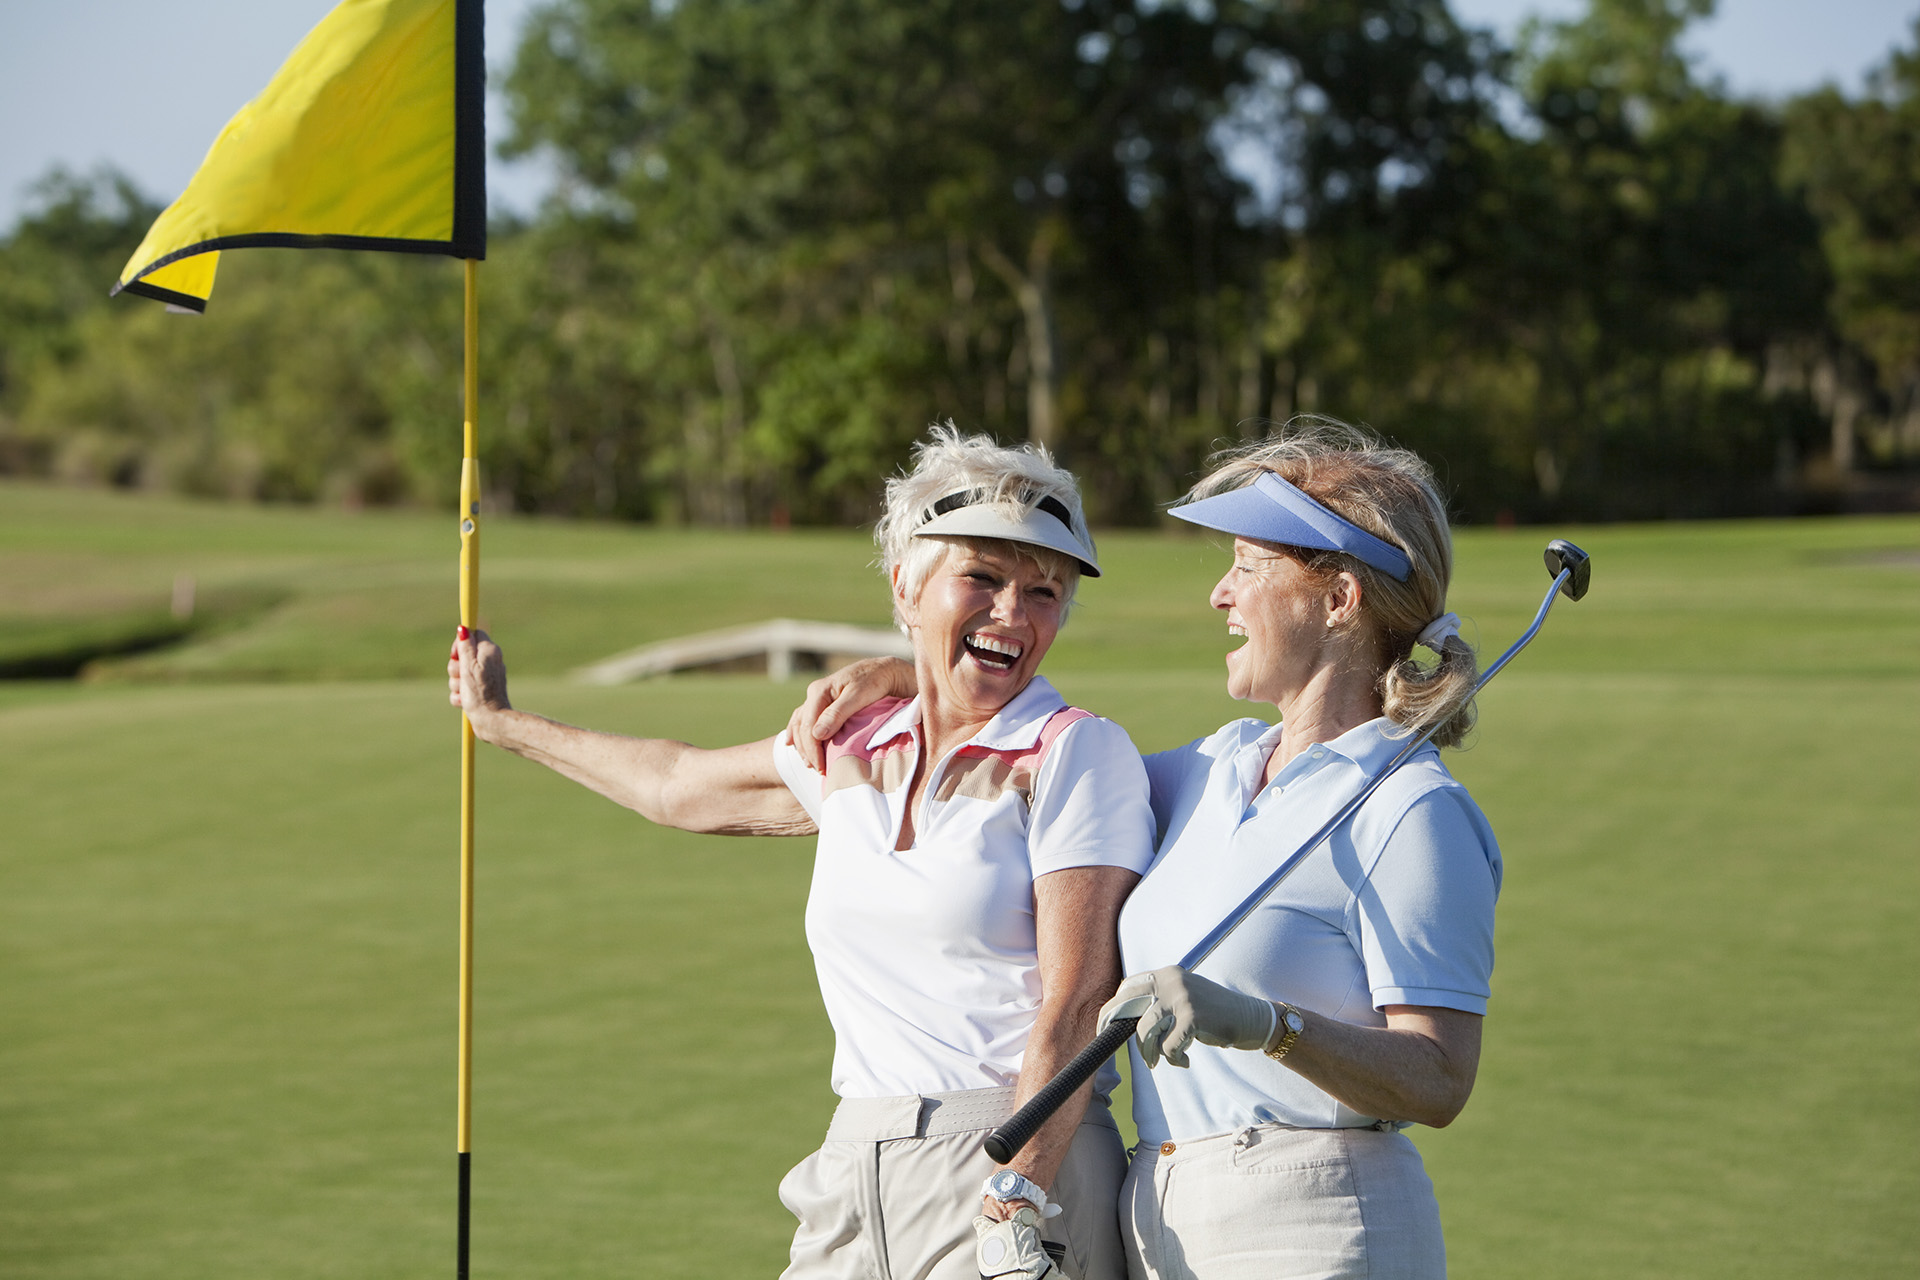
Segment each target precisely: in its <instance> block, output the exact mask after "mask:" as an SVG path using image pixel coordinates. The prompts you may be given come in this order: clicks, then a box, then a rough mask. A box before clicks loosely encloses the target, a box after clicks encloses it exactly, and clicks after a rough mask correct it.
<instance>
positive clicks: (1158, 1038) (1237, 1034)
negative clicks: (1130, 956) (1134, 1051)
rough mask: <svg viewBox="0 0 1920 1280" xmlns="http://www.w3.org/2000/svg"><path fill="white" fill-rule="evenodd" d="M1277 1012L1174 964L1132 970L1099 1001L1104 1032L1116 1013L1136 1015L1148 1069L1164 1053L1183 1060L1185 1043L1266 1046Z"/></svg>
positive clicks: (1276, 1023) (1275, 1025)
mask: <svg viewBox="0 0 1920 1280" xmlns="http://www.w3.org/2000/svg"><path fill="white" fill-rule="evenodd" d="M1279 1016H1280V1015H1279V1012H1278V1011H1277V1010H1276V1009H1275V1008H1274V1007H1273V1005H1271V1004H1269V1003H1268V1002H1267V1001H1265V1000H1262V999H1260V998H1259V997H1257V996H1248V995H1242V994H1240V993H1239V992H1238V991H1232V990H1229V989H1228V988H1226V987H1223V986H1221V985H1220V984H1219V983H1217V982H1210V981H1208V980H1207V979H1205V978H1203V977H1201V976H1200V975H1199V974H1195V973H1188V972H1187V971H1186V970H1185V969H1182V968H1181V967H1180V966H1178V965H1171V964H1170V965H1168V966H1167V967H1166V968H1164V969H1155V970H1153V971H1152V972H1151V973H1136V974H1134V975H1133V976H1132V977H1130V978H1128V979H1127V980H1126V981H1124V982H1122V983H1121V984H1120V989H1119V990H1118V991H1115V992H1114V993H1113V999H1111V1000H1109V1001H1107V1002H1106V1003H1105V1004H1104V1005H1102V1006H1100V1025H1099V1028H1098V1030H1099V1031H1105V1030H1106V1029H1107V1026H1108V1025H1109V1024H1110V1023H1112V1022H1113V1020H1114V1019H1115V1018H1138V1019H1140V1026H1139V1028H1138V1029H1137V1030H1136V1031H1135V1032H1134V1038H1135V1039H1137V1040H1138V1041H1139V1042H1140V1056H1141V1058H1143V1059H1145V1061H1146V1064H1147V1066H1148V1067H1149V1068H1151V1067H1154V1066H1156V1065H1158V1063H1159V1061H1160V1059H1161V1058H1165V1059H1166V1060H1167V1061H1168V1062H1171V1063H1172V1064H1173V1065H1174V1066H1176V1067H1184V1066H1186V1065H1187V1046H1188V1045H1190V1044H1192V1043H1193V1042H1194V1041H1195V1040H1198V1041H1199V1042H1200V1043H1201V1044H1211V1045H1218V1046H1219V1047H1221V1048H1223V1049H1264V1048H1266V1047H1267V1044H1268V1042H1269V1041H1271V1040H1272V1039H1273V1033H1274V1032H1275V1031H1276V1030H1278V1029H1279Z"/></svg>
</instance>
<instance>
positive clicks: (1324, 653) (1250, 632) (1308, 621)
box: [1209, 538, 1359, 710]
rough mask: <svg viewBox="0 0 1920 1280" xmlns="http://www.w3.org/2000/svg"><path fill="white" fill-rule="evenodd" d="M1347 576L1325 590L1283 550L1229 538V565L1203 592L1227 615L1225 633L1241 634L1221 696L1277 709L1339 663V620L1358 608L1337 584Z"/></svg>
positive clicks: (1343, 639)
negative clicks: (1209, 592)
mask: <svg viewBox="0 0 1920 1280" xmlns="http://www.w3.org/2000/svg"><path fill="white" fill-rule="evenodd" d="M1351 580H1352V575H1350V574H1342V575H1340V581H1339V583H1338V584H1337V585H1336V588H1335V589H1334V590H1331V591H1330V590H1328V589H1327V588H1326V587H1325V586H1324V584H1323V583H1322V582H1320V581H1317V580H1316V578H1315V576H1314V575H1313V574H1311V573H1310V572H1308V570H1307V567H1306V566H1305V565H1303V564H1301V563H1300V561H1299V560H1298V559H1296V558H1294V557H1293V556H1291V555H1288V554H1287V553H1286V552H1284V551H1280V550H1277V549H1276V548H1274V547H1272V546H1270V545H1268V544H1266V543H1260V542H1253V541H1250V540H1248V539H1246V538H1235V539H1234V540H1233V567H1232V568H1230V569H1228V570H1227V572H1226V576H1225V577H1223V578H1221V579H1220V582H1219V584H1218V585H1217V586H1215V587H1214V589H1213V595H1212V596H1211V597H1209V603H1211V604H1212V605H1213V607H1214V608H1216V609H1219V610H1222V611H1224V612H1225V613H1226V615H1227V632H1228V634H1230V635H1236V636H1245V637H1246V643H1245V644H1242V645H1241V646H1240V647H1239V648H1238V649H1235V650H1233V651H1232V652H1230V653H1228V654H1227V693H1228V695H1229V696H1231V697H1235V698H1239V699H1243V700H1245V701H1249V702H1270V703H1273V704H1274V705H1275V706H1278V707H1280V708H1282V709H1283V710H1284V709H1285V708H1286V707H1287V705H1288V704H1290V703H1291V702H1292V701H1293V699H1295V698H1296V697H1298V696H1299V695H1300V693H1301V692H1302V691H1303V690H1305V689H1306V688H1307V687H1308V685H1309V684H1311V683H1312V682H1313V681H1314V680H1315V678H1316V676H1318V675H1319V674H1321V673H1322V672H1323V671H1324V670H1325V669H1326V668H1327V666H1328V664H1329V663H1330V662H1334V661H1338V660H1339V659H1340V658H1341V657H1342V656H1343V655H1344V651H1345V649H1346V648H1347V647H1348V646H1347V644H1346V643H1345V642H1346V640H1347V632H1346V630H1345V629H1344V628H1343V627H1342V624H1344V623H1346V622H1348V621H1349V620H1351V619H1352V617H1353V615H1354V613H1355V612H1356V611H1357V610H1358V607H1359V598H1358V592H1357V591H1354V592H1352V593H1349V592H1347V591H1346V590H1344V589H1342V588H1344V587H1345V585H1346V583H1348V582H1350V581H1351ZM1349 594H1351V599H1349V598H1348V596H1349ZM1330 620H1331V622H1332V623H1333V625H1331V626H1330V625H1329V621H1330ZM1336 628H1340V629H1339V630H1336Z"/></svg>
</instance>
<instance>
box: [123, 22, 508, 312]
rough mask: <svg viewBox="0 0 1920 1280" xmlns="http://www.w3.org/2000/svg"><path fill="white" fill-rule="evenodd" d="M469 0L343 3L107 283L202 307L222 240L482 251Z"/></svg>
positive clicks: (234, 245)
mask: <svg viewBox="0 0 1920 1280" xmlns="http://www.w3.org/2000/svg"><path fill="white" fill-rule="evenodd" d="M485 109H486V52H485V46H484V43H483V27H482V18H481V0H343V3H341V4H340V5H339V6H338V7H337V8H335V9H334V10H333V12H331V13H329V14H328V15H327V16H326V17H325V18H322V19H321V20H320V25H319V26H317V27H315V28H314V29H313V30H312V31H310V32H308V33H307V38H306V39H305V40H302V41H301V42H300V45H299V47H298V48H296V49H295V50H294V51H293V53H292V55H291V56H289V57H288V58H287V61H286V63H285V65H283V66H282V67H281V68H280V70H279V72H278V73H277V74H276V75H275V76H274V77H273V80H272V82H271V83H269V84H268V85H267V87H266V89H265V90H263V91H262V92H261V94H260V96H259V97H257V98H255V99H254V100H253V101H252V102H249V103H248V104H247V105H246V106H244V107H242V108H240V110H239V112H238V113H237V114H236V115H235V116H234V117H233V119H232V120H229V121H228V122H227V127H226V128H225V129H222V130H221V131H220V136H219V137H218V138H216V139H214V143H213V146H212V147H211V148H209V149H208V151H207V158H206V159H205V160H203V161H201V162H200V169H199V171H198V172H197V173H195V174H194V175H193V181H192V182H190V183H188V184H187V189H186V191H185V192H183V193H182V194H181V196H180V198H179V199H178V200H175V201H174V202H173V203H172V204H171V205H169V206H168V207H167V210H166V212H164V213H162V214H161V215H160V217H159V219H158V220H157V221H156V222H155V223H154V224H153V226H152V227H151V228H150V229H149V230H148V232H147V238H146V239H145V240H143V241H141V242H140V247H139V248H138V249H137V250H135V251H134V255H133V258H132V259H131V260H130V261H129V262H128V263H127V265H126V269H125V270H124V271H122V272H121V274H120V280H119V283H117V284H116V285H114V287H113V292H114V293H120V292H122V291H124V292H127V293H137V294H140V295H141V296H143V297H147V298H156V299H158V300H160V301H162V302H167V303H171V304H173V305H174V306H178V307H184V308H186V309H187V310H190V311H204V310H206V306H207V296H208V295H209V294H211V293H212V292H213V275H214V270H215V269H216V267H218V265H219V260H220V251H221V250H222V249H244V248H291V249H379V250H386V251H389V252H399V253H441V254H448V255H451V256H453V257H457V258H484V257H486V255H487V175H486V159H487V150H486V132H485V120H484V112H485Z"/></svg>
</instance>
